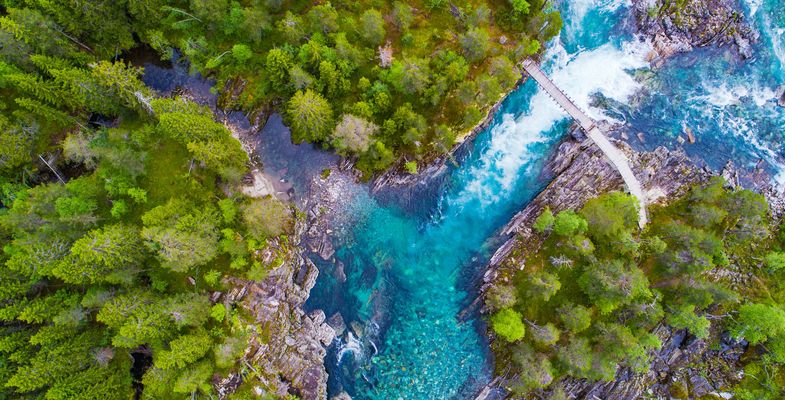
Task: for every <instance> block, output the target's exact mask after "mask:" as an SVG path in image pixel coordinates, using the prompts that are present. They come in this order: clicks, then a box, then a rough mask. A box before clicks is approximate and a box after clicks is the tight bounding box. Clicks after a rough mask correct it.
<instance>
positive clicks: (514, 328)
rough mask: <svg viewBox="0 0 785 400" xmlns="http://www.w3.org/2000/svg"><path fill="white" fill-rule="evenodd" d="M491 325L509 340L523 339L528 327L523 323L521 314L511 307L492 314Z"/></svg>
mask: <svg viewBox="0 0 785 400" xmlns="http://www.w3.org/2000/svg"><path fill="white" fill-rule="evenodd" d="M491 327H492V328H493V331H494V332H496V334H497V335H499V336H501V337H502V338H504V340H506V341H508V342H515V341H517V340H521V339H523V336H524V335H525V334H526V327H524V325H523V320H522V319H521V314H520V313H519V312H517V311H515V310H513V309H511V308H503V309H501V310H499V312H497V313H496V314H493V315H492V316H491Z"/></svg>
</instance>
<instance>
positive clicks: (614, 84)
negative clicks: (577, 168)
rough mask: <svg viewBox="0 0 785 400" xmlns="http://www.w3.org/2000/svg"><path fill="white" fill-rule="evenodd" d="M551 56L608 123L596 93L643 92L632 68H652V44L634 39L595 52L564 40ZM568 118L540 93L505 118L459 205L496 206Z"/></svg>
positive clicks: (559, 79) (566, 82) (560, 78)
mask: <svg viewBox="0 0 785 400" xmlns="http://www.w3.org/2000/svg"><path fill="white" fill-rule="evenodd" d="M549 48H550V50H549V51H548V53H547V56H546V60H547V65H548V66H550V67H551V68H549V69H550V70H551V71H553V72H552V73H551V74H550V76H551V79H553V81H554V82H556V84H557V85H559V86H560V87H561V88H562V89H563V90H564V91H565V92H566V93H567V94H568V95H569V96H570V97H571V98H572V99H573V101H575V103H576V104H577V105H578V106H579V107H581V108H583V109H584V110H585V111H586V112H587V113H588V115H589V116H591V117H592V118H595V119H608V116H606V115H604V114H603V113H602V111H601V110H599V109H596V108H593V107H590V106H589V103H590V102H591V97H592V95H594V94H596V93H602V94H603V95H604V96H606V97H608V98H611V99H614V100H616V101H619V102H626V101H627V100H628V98H629V97H630V96H631V95H633V94H634V93H635V92H637V91H638V90H639V89H640V88H641V84H640V83H638V82H637V81H635V79H634V78H633V76H632V75H631V72H630V70H632V69H637V68H644V67H647V66H648V63H647V61H646V58H645V57H646V54H647V53H648V51H649V50H650V46H649V44H648V43H645V42H641V41H638V40H633V41H631V42H627V43H625V44H623V45H622V46H621V48H617V47H615V46H613V45H611V44H606V45H603V46H601V47H598V48H596V49H594V50H591V51H579V52H577V53H575V54H568V53H567V51H566V50H565V49H564V47H563V46H562V45H561V42H559V41H558V40H554V43H552V44H551V45H550V47H549ZM565 118H567V115H566V114H565V113H564V112H563V111H562V110H561V109H559V108H558V107H557V106H556V104H555V103H554V102H553V100H551V99H550V98H549V97H548V95H547V94H546V93H545V92H544V91H542V90H540V89H539V88H538V89H537V92H536V93H535V94H534V96H533V97H532V99H531V104H530V107H529V110H528V111H527V112H525V113H524V114H522V115H520V116H519V117H518V118H517V119H515V118H513V116H512V115H510V114H507V115H504V116H503V121H502V123H501V124H499V125H497V126H496V127H495V128H494V129H493V131H492V132H491V135H492V137H491V141H490V144H489V148H488V149H487V151H486V152H485V153H484V154H483V155H482V160H481V161H482V162H481V163H479V166H478V167H475V168H474V169H473V170H472V171H470V173H471V174H472V175H473V176H474V177H473V179H471V180H470V181H471V182H470V183H469V184H468V185H467V187H466V188H465V190H464V191H463V192H461V194H460V195H459V196H458V201H459V203H462V204H465V203H468V202H470V201H475V200H478V201H479V202H480V204H481V205H483V206H488V205H493V204H495V203H496V202H497V201H498V200H499V199H500V198H501V197H502V196H505V195H506V194H507V193H508V192H509V191H510V190H511V189H512V188H513V187H514V185H515V182H516V180H517V178H518V177H519V176H520V173H521V169H522V168H523V167H524V166H527V165H528V164H529V163H530V162H531V161H532V160H533V159H535V158H537V157H540V156H541V155H539V154H532V153H531V150H530V148H531V146H532V145H533V144H535V143H541V142H544V141H546V140H548V137H547V136H546V134H547V133H548V132H549V131H550V130H552V129H553V127H554V125H555V124H556V123H558V122H559V121H562V120H564V119H565Z"/></svg>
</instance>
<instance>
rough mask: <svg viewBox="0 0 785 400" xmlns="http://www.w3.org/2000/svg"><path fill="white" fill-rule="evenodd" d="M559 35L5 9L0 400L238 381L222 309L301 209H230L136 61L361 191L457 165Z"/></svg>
mask: <svg viewBox="0 0 785 400" xmlns="http://www.w3.org/2000/svg"><path fill="white" fill-rule="evenodd" d="M560 27H561V20H560V19H559V15H558V13H556V12H553V11H551V9H550V6H549V5H548V4H546V3H545V1H544V0H533V1H531V2H527V1H526V0H510V1H507V0H493V1H491V0H488V1H472V2H468V1H456V2H449V3H448V2H446V1H443V0H425V1H408V2H399V1H395V2H391V1H382V0H375V1H374V0H371V1H362V2H350V1H335V2H332V3H331V2H327V1H323V2H316V3H312V2H306V1H286V0H243V1H231V2H230V1H227V0H190V1H188V0H173V1H165V0H120V1H108V0H97V1H88V2H85V1H73V0H46V1H45V0H2V1H0V93H2V96H0V245H2V252H0V398H15V399H17V398H18V399H25V398H29V399H34V398H35V399H39V398H45V399H50V400H54V399H97V398H101V399H128V398H133V397H135V396H136V397H138V398H143V399H174V398H190V399H193V398H214V397H213V396H214V395H215V382H216V379H220V377H222V376H226V374H227V373H228V372H229V371H233V370H237V369H238V368H242V366H241V365H239V361H238V360H239V359H240V357H241V356H242V354H243V352H244V351H245V348H246V345H247V343H246V342H247V334H248V324H247V323H246V322H245V321H246V319H247V316H245V315H243V312H242V311H241V310H240V309H239V308H238V307H237V305H236V304H231V303H227V302H216V301H215V298H216V297H215V294H216V293H220V292H223V291H226V290H227V289H229V288H230V284H229V283H228V278H230V277H232V278H240V279H248V280H261V279H263V278H264V277H265V275H266V273H267V272H268V271H269V270H270V269H271V268H275V267H276V266H277V265H278V264H280V263H281V262H283V261H282V257H283V255H281V257H277V258H275V259H274V260H273V261H272V262H269V263H265V262H264V261H263V260H261V259H260V257H259V253H260V250H261V249H263V248H265V246H266V244H267V241H269V240H271V239H275V240H277V241H278V242H280V243H284V244H285V243H287V236H288V235H290V234H291V233H292V230H293V226H294V223H295V221H296V219H297V218H298V213H297V210H295V209H294V207H293V206H291V205H289V204H284V203H282V202H280V201H278V200H276V199H274V198H270V197H265V198H250V197H247V196H245V195H243V194H242V193H241V192H240V191H239V185H240V182H241V179H242V178H243V176H244V175H246V173H247V172H248V165H249V159H248V155H247V154H246V153H245V152H244V150H243V149H242V147H241V145H240V142H239V141H238V140H237V139H236V138H234V137H233V136H232V134H231V132H230V131H229V130H228V129H227V128H226V127H225V126H224V125H223V124H221V123H218V122H216V121H215V118H214V116H213V113H212V111H211V110H210V109H209V108H208V107H206V106H203V105H199V104H195V103H193V102H191V101H189V100H188V99H185V98H180V97H173V98H164V97H161V96H160V95H158V94H157V93H155V92H154V91H152V90H150V89H148V88H147V87H145V85H144V84H143V83H142V81H141V80H140V77H141V76H142V74H143V69H142V67H141V65H137V64H135V62H136V60H135V59H134V57H133V51H134V50H135V49H140V48H144V49H152V50H154V51H155V52H156V53H157V54H158V55H159V56H160V57H161V59H163V60H169V59H172V58H174V57H177V56H179V55H182V56H184V57H185V58H186V59H187V60H188V62H189V65H190V67H191V70H192V72H194V73H201V74H202V75H203V76H206V77H209V78H210V79H212V80H213V81H214V82H215V88H214V90H216V91H217V92H218V93H219V94H220V95H221V106H222V107H225V108H227V109H242V110H244V111H254V110H262V111H264V112H274V111H276V112H280V113H282V114H283V115H284V117H285V120H286V122H287V124H288V125H289V126H290V127H291V129H292V136H293V139H294V140H296V141H303V140H304V141H309V142H314V143H318V144H319V145H321V146H323V147H326V148H330V149H333V150H334V151H336V152H338V153H339V154H341V155H344V156H347V157H351V158H354V159H355V160H357V163H356V165H357V168H358V169H360V170H361V171H363V173H365V174H366V177H369V176H371V174H373V173H374V172H377V171H381V170H384V169H386V168H388V167H389V166H390V165H392V164H393V163H394V162H396V161H398V162H401V163H402V164H405V169H406V170H407V171H408V172H409V173H416V172H417V165H418V163H419V162H423V160H428V159H430V158H433V157H435V156H438V155H440V154H443V153H445V152H446V151H448V150H450V149H451V147H452V146H453V144H454V143H455V142H456V140H459V139H460V138H461V137H462V136H463V135H466V134H467V133H468V132H469V131H470V130H471V129H472V128H473V127H474V126H475V125H476V124H477V123H478V122H480V120H481V119H482V118H484V116H485V115H486V114H487V113H488V111H489V109H490V107H491V106H492V105H493V104H494V103H495V102H497V101H498V100H499V99H500V98H501V96H502V95H503V94H504V93H506V92H507V91H509V90H510V89H511V88H512V87H513V86H514V85H515V84H516V82H517V81H518V78H519V71H518V69H517V67H516V63H517V62H518V61H520V59H522V58H523V57H526V56H529V55H532V54H536V53H538V52H539V51H540V50H541V47H542V45H541V44H542V43H545V42H546V41H547V40H548V39H549V38H550V37H552V36H554V35H555V34H556V33H557V32H558V31H559V29H560ZM246 396H250V392H249V391H247V390H246V391H240V392H237V393H234V394H232V395H231V396H230V398H246Z"/></svg>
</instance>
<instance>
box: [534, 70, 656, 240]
mask: <svg viewBox="0 0 785 400" xmlns="http://www.w3.org/2000/svg"><path fill="white" fill-rule="evenodd" d="M523 69H524V70H526V72H527V73H528V74H529V76H531V77H532V78H534V80H535V81H537V83H538V84H539V85H540V87H541V88H543V89H544V90H545V92H546V93H548V95H549V96H550V97H551V98H552V99H553V100H554V101H555V102H556V104H558V105H559V107H561V108H562V109H563V110H564V111H566V112H567V114H569V115H570V117H572V119H574V120H575V122H577V123H578V124H579V125H580V126H581V128H582V129H583V131H584V132H586V135H587V136H588V137H589V138H590V139H591V140H592V141H594V143H595V144H596V145H597V147H599V148H600V150H602V152H603V153H605V156H606V157H608V160H610V162H611V164H612V165H613V166H614V167H615V168H616V170H617V171H619V174H621V177H622V179H623V180H624V184H625V185H626V186H627V190H628V191H629V192H630V194H631V195H633V196H635V198H637V199H638V203H639V204H640V207H639V208H638V225H639V226H640V227H641V228H643V227H644V226H645V225H646V222H647V221H648V219H647V217H646V198H645V197H644V195H643V189H642V188H641V183H640V181H638V178H636V177H635V174H634V173H633V172H632V168H630V160H629V159H628V158H627V156H626V155H625V154H624V153H622V152H621V151H620V150H619V149H618V148H617V147H616V146H614V145H613V143H611V142H610V141H609V140H608V138H607V137H606V136H605V133H604V132H603V131H602V130H600V128H599V127H597V124H596V123H595V121H594V120H593V119H592V118H591V117H589V116H588V115H586V113H585V112H583V110H581V109H580V108H578V106H577V105H575V102H574V101H572V99H570V98H569V97H567V95H566V94H565V93H564V92H563V91H562V90H561V89H559V87H558V86H556V84H554V83H553V81H551V80H550V79H549V78H548V76H546V75H545V73H544V72H542V70H541V69H540V67H539V66H538V65H537V63H536V62H535V61H533V60H531V59H526V60H524V61H523Z"/></svg>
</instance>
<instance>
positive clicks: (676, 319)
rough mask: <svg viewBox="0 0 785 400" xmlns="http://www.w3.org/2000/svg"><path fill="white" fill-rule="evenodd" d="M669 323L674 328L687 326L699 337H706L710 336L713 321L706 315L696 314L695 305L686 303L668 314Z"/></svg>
mask: <svg viewBox="0 0 785 400" xmlns="http://www.w3.org/2000/svg"><path fill="white" fill-rule="evenodd" d="M668 323H669V324H671V325H672V326H673V327H674V328H679V329H684V328H686V329H687V330H689V331H690V333H691V334H693V335H695V337H697V338H698V339H706V338H707V337H709V327H710V326H711V323H710V322H709V320H708V319H706V317H704V316H698V315H697V314H695V306H694V305H691V304H685V305H683V306H681V307H680V308H679V309H677V310H675V311H674V312H673V313H672V314H670V315H668Z"/></svg>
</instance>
